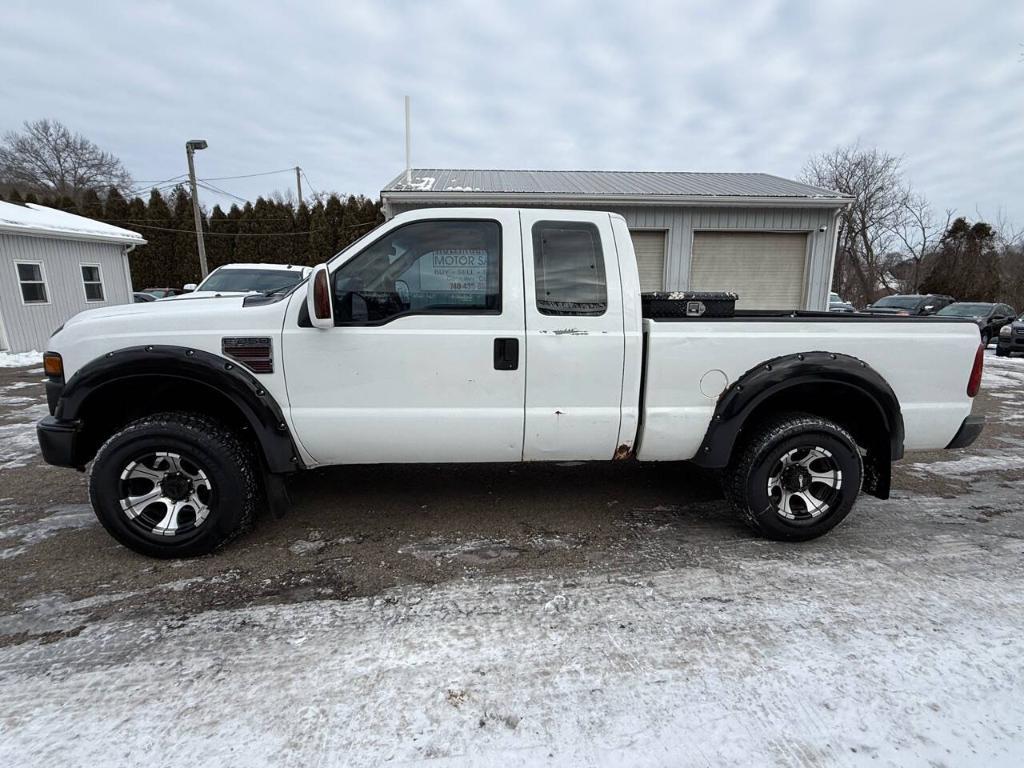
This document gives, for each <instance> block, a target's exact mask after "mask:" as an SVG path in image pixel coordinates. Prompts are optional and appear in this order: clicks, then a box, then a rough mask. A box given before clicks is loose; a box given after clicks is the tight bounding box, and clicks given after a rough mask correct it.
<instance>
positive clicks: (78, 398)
mask: <svg viewBox="0 0 1024 768" xmlns="http://www.w3.org/2000/svg"><path fill="white" fill-rule="evenodd" d="M141 376H161V377H166V378H172V379H184V380H188V381H190V382H193V383H197V384H201V385H203V386H206V387H209V388H210V389H212V390H215V391H216V392H219V393H221V394H222V395H224V396H226V397H228V398H229V399H230V400H231V401H232V402H233V403H234V404H235V405H236V406H237V407H238V409H239V411H241V413H242V415H243V416H244V418H245V420H246V422H248V424H249V426H250V427H251V428H252V431H253V434H254V435H255V436H256V439H257V440H258V441H259V445H260V448H261V449H262V452H263V456H264V458H265V460H266V463H267V468H268V469H269V470H270V471H271V472H276V473H284V472H293V471H295V470H296V469H299V468H300V466H301V460H300V458H299V454H298V451H297V450H296V449H295V444H294V442H293V441H292V437H291V433H290V432H289V430H288V424H287V422H286V421H285V419H284V413H283V412H282V410H281V407H280V406H279V405H278V404H277V401H276V400H274V398H273V397H272V396H271V394H270V393H269V392H268V391H267V389H266V387H264V386H263V385H262V384H261V383H260V382H259V380H258V379H257V378H256V377H255V376H253V375H252V374H251V373H249V372H248V371H247V370H245V369H244V368H243V367H242V366H241V365H240V364H238V363H236V362H233V361H231V360H228V359H227V358H224V357H220V356H219V355H215V354H212V353H210V352H206V351H204V350H201V349H190V348H187V347H178V346H168V345H156V344H154V345H148V346H142V347H127V348H125V349H121V350H117V351H115V352H108V353H106V354H105V355H103V357H98V358H96V359H95V360H92V361H91V362H89V363H86V364H85V365H83V366H82V367H81V368H79V369H78V370H77V371H76V372H75V374H74V375H73V376H72V377H71V379H70V381H68V382H67V384H65V385H64V388H63V390H62V391H61V393H60V399H59V400H58V401H57V405H56V409H55V412H54V416H55V418H56V419H57V420H59V421H62V422H72V423H74V422H77V421H79V420H81V419H82V418H83V415H84V414H83V407H84V406H85V404H86V402H87V401H88V399H89V398H90V397H91V396H92V395H93V394H94V393H96V392H97V391H98V390H100V389H102V388H103V387H105V386H107V385H109V384H111V383H113V382H116V381H125V380H127V379H132V378H137V377H141ZM82 463H84V462H82Z"/></svg>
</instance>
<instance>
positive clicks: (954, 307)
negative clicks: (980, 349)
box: [936, 301, 1017, 347]
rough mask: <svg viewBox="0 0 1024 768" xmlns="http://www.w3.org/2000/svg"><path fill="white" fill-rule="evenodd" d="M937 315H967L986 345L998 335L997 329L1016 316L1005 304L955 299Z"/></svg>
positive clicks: (1011, 308)
mask: <svg viewBox="0 0 1024 768" xmlns="http://www.w3.org/2000/svg"><path fill="white" fill-rule="evenodd" d="M936 314H937V315H942V316H943V317H969V318H971V319H972V320H973V321H974V322H976V323H977V324H978V328H979V329H980V330H981V343H982V344H984V345H985V346H986V347H987V346H988V345H989V342H990V341H991V340H992V339H995V338H996V337H997V336H998V335H999V329H1000V328H1002V327H1003V326H1004V325H1007V324H1008V323H1012V322H1013V318H1015V317H1016V316H1017V313H1016V312H1015V311H1014V309H1013V307H1011V306H1009V305H1007V304H992V303H989V302H982V301H957V302H954V303H953V304H950V305H949V306H947V307H943V308H942V309H940V310H939V311H938V312H936Z"/></svg>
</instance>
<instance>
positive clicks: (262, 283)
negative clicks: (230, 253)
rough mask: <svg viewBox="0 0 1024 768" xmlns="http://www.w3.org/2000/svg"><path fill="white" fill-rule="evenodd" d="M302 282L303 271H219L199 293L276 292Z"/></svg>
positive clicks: (199, 288) (202, 283)
mask: <svg viewBox="0 0 1024 768" xmlns="http://www.w3.org/2000/svg"><path fill="white" fill-rule="evenodd" d="M300 280H302V270H301V269H289V270H284V269H218V270H217V271H216V272H214V273H213V274H212V275H210V276H209V277H208V278H206V279H205V280H203V282H201V283H200V284H199V287H198V288H197V289H196V290H197V291H240V292H246V291H259V292H260V293H266V292H267V291H276V290H279V289H281V288H290V287H291V286H293V285H295V284H296V283H298V282H299V281H300Z"/></svg>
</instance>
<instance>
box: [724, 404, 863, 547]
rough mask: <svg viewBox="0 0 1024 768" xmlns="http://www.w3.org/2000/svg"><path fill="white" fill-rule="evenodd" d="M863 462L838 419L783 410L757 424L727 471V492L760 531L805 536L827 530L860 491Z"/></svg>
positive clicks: (774, 536)
mask: <svg viewBox="0 0 1024 768" xmlns="http://www.w3.org/2000/svg"><path fill="white" fill-rule="evenodd" d="M862 477H863V463H862V461H861V455H860V451H859V449H858V448H857V444H856V442H855V441H854V440H853V438H852V437H851V436H850V434H849V432H847V431H846V430H845V429H843V428H842V427H841V426H839V425H838V424H836V423H834V422H832V421H829V420H828V419H823V418H821V417H818V416H812V415H808V414H787V415H785V416H782V417H779V418H778V419H776V420H774V421H771V422H769V423H766V424H764V425H762V426H761V427H759V428H756V429H755V430H754V431H753V432H752V433H751V434H750V435H749V436H748V437H747V438H746V440H745V441H744V442H743V444H742V445H741V446H740V448H739V450H738V452H737V454H736V457H735V459H734V461H733V463H732V464H731V465H730V467H729V470H728V472H727V473H726V478H727V479H726V483H725V490H726V495H727V496H728V498H729V500H730V501H731V502H732V504H733V506H734V507H735V508H736V509H737V511H739V513H740V514H741V515H742V517H743V519H744V520H745V521H746V522H747V523H748V524H749V525H750V526H751V527H752V528H754V530H756V531H758V532H759V533H761V534H762V535H764V536H767V537H768V538H771V539H777V540H781V541H806V540H808V539H813V538H816V537H818V536H821V535H823V534H825V533H828V531H830V530H832V529H833V528H834V527H835V526H837V525H838V524H839V523H840V522H842V520H843V519H844V518H845V517H846V516H847V515H848V514H849V513H850V509H851V508H852V507H853V504H854V502H855V501H856V499H857V496H858V494H859V493H860V485H861V479H862Z"/></svg>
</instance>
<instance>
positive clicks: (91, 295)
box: [82, 264, 103, 301]
mask: <svg viewBox="0 0 1024 768" xmlns="http://www.w3.org/2000/svg"><path fill="white" fill-rule="evenodd" d="M82 284H83V285H84V286H85V300H86V301H103V278H102V276H101V275H100V268H99V265H98V264H82Z"/></svg>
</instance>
